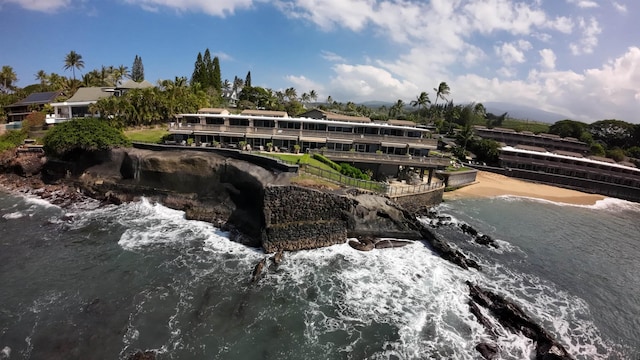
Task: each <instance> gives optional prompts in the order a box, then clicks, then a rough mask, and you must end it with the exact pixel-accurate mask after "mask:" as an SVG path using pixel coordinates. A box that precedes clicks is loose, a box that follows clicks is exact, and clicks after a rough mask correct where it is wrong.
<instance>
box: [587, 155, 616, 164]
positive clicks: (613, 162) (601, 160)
mask: <svg viewBox="0 0 640 360" xmlns="http://www.w3.org/2000/svg"><path fill="white" fill-rule="evenodd" d="M589 159H591V160H595V161H600V162H606V163H609V164H615V163H616V161H615V160H613V159H609V158H606V157H602V156H589Z"/></svg>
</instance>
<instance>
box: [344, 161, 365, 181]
mask: <svg viewBox="0 0 640 360" xmlns="http://www.w3.org/2000/svg"><path fill="white" fill-rule="evenodd" d="M340 168H341V169H340V173H341V174H342V175H346V176H348V177H351V178H354V179H360V180H370V179H371V177H369V175H367V174H365V173H363V172H362V171H361V170H360V169H358V168H357V167H354V166H351V165H349V164H347V163H341V164H340Z"/></svg>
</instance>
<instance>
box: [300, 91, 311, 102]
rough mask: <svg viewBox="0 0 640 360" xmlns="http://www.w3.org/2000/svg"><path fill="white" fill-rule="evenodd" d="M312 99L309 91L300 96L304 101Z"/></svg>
mask: <svg viewBox="0 0 640 360" xmlns="http://www.w3.org/2000/svg"><path fill="white" fill-rule="evenodd" d="M310 99H311V97H310V96H309V94H307V93H302V96H300V100H301V101H302V102H303V103H308V102H309V100H310Z"/></svg>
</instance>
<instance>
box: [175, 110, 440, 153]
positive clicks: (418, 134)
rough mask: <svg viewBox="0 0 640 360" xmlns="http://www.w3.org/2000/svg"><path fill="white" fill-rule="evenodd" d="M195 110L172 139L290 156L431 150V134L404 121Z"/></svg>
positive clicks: (184, 117) (321, 114)
mask: <svg viewBox="0 0 640 360" xmlns="http://www.w3.org/2000/svg"><path fill="white" fill-rule="evenodd" d="M211 110H212V109H201V110H200V111H198V113H196V114H180V115H178V117H177V122H172V123H171V124H170V128H169V131H170V132H172V133H173V134H174V135H175V137H176V140H177V141H181V140H184V139H186V138H193V139H194V140H195V142H196V143H198V144H213V143H217V144H221V145H223V146H228V147H237V146H238V144H239V143H240V142H246V143H247V144H248V145H249V146H250V147H251V148H253V149H268V148H272V149H274V150H276V151H284V152H291V151H293V149H295V148H298V146H299V149H300V150H301V151H310V150H314V149H323V150H326V151H341V152H342V151H350V152H357V153H374V154H389V155H404V156H409V155H410V156H428V155H429V151H430V150H432V149H436V147H437V139H432V137H431V131H429V130H428V129H424V128H419V127H417V126H416V125H415V124H414V123H412V122H408V121H400V120H392V121H388V122H374V121H371V119H369V118H365V117H352V116H346V115H340V114H333V113H329V112H326V111H321V110H317V111H316V110H311V111H309V112H307V113H304V114H302V115H301V116H299V117H289V116H288V114H287V113H286V112H284V111H268V110H244V111H243V112H242V113H240V114H229V113H228V112H226V113H223V112H222V111H220V112H217V113H216V111H211ZM296 145H297V146H296Z"/></svg>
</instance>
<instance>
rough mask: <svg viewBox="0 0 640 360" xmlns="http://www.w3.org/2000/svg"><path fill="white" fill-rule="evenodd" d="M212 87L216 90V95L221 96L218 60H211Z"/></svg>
mask: <svg viewBox="0 0 640 360" xmlns="http://www.w3.org/2000/svg"><path fill="white" fill-rule="evenodd" d="M213 87H215V88H216V90H217V91H218V94H222V74H221V72H220V59H218V57H217V56H216V57H214V58H213Z"/></svg>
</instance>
